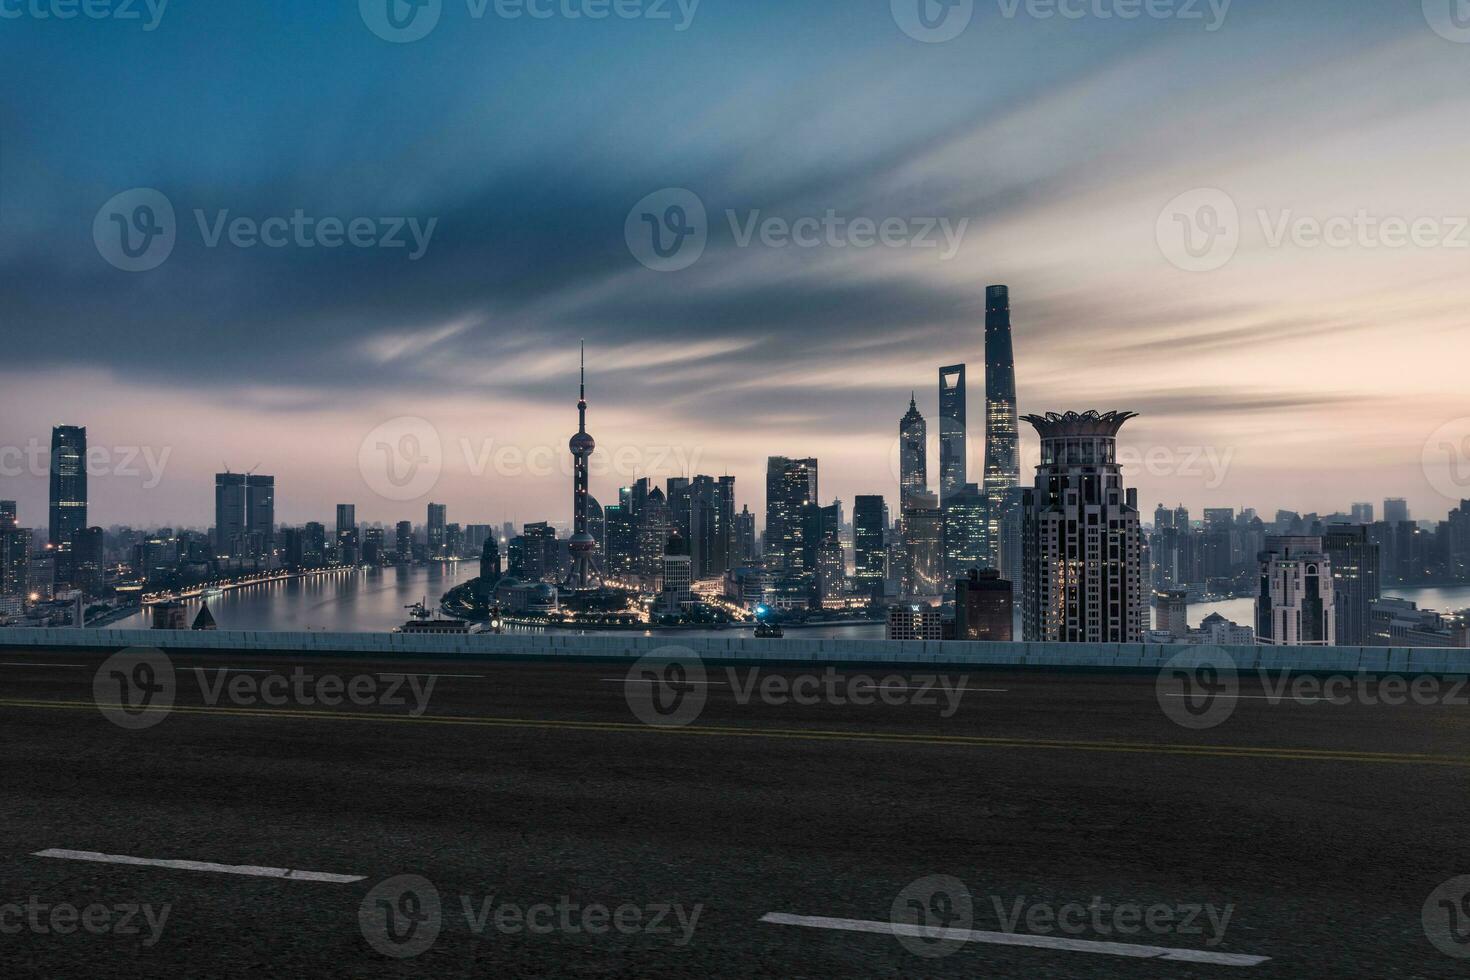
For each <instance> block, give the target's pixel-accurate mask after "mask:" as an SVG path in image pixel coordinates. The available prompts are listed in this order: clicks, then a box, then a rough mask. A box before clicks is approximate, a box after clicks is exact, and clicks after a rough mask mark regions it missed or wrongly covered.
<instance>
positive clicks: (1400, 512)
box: [1383, 497, 1409, 524]
mask: <svg viewBox="0 0 1470 980" xmlns="http://www.w3.org/2000/svg"><path fill="white" fill-rule="evenodd" d="M1383 519H1384V520H1385V521H1388V523H1390V524H1401V523H1403V522H1404V521H1407V520H1409V502H1408V501H1407V500H1405V499H1404V498H1403V497H1389V498H1388V499H1387V500H1385V501H1384V502H1383Z"/></svg>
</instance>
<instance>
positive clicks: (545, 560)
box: [520, 521, 560, 582]
mask: <svg viewBox="0 0 1470 980" xmlns="http://www.w3.org/2000/svg"><path fill="white" fill-rule="evenodd" d="M520 540H521V548H522V549H523V551H522V554H521V562H522V566H521V567H522V573H523V577H525V578H528V579H530V580H532V581H533V582H549V581H551V580H553V579H555V578H556V577H557V573H558V572H559V571H560V563H559V562H558V561H557V557H558V555H557V544H556V529H555V528H553V527H552V526H551V525H550V524H548V523H546V522H545V521H538V522H537V523H535V524H527V525H526V526H525V527H523V528H522V529H521V538H520Z"/></svg>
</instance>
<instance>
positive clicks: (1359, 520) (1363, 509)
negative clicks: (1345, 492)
mask: <svg viewBox="0 0 1470 980" xmlns="http://www.w3.org/2000/svg"><path fill="white" fill-rule="evenodd" d="M1353 523H1354V524H1372V523H1373V505H1372V504H1353Z"/></svg>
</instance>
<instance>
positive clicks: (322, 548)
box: [301, 521, 327, 568]
mask: <svg viewBox="0 0 1470 980" xmlns="http://www.w3.org/2000/svg"><path fill="white" fill-rule="evenodd" d="M301 562H302V564H303V565H305V566H306V567H307V568H321V567H322V566H323V565H325V564H326V563H327V527H326V525H325V524H322V523H320V522H319V521H307V522H306V526H304V527H303V528H302V529H301Z"/></svg>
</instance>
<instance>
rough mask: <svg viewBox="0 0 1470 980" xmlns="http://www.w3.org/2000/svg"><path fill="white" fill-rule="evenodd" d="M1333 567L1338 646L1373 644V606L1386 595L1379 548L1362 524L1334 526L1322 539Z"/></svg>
mask: <svg viewBox="0 0 1470 980" xmlns="http://www.w3.org/2000/svg"><path fill="white" fill-rule="evenodd" d="M1322 546H1323V548H1324V550H1325V551H1326V553H1327V557H1328V559H1329V560H1330V561H1331V563H1332V591H1333V593H1334V609H1335V615H1336V617H1337V632H1336V637H1337V645H1338V646H1368V645H1371V643H1372V642H1373V603H1375V602H1377V601H1378V600H1379V598H1380V597H1381V595H1382V591H1381V587H1380V578H1379V568H1378V562H1379V552H1378V546H1377V545H1376V544H1374V543H1372V542H1371V541H1370V540H1368V528H1367V527H1366V526H1364V525H1362V524H1332V525H1329V526H1328V528H1327V533H1326V534H1325V535H1324V536H1323V538H1322Z"/></svg>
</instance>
